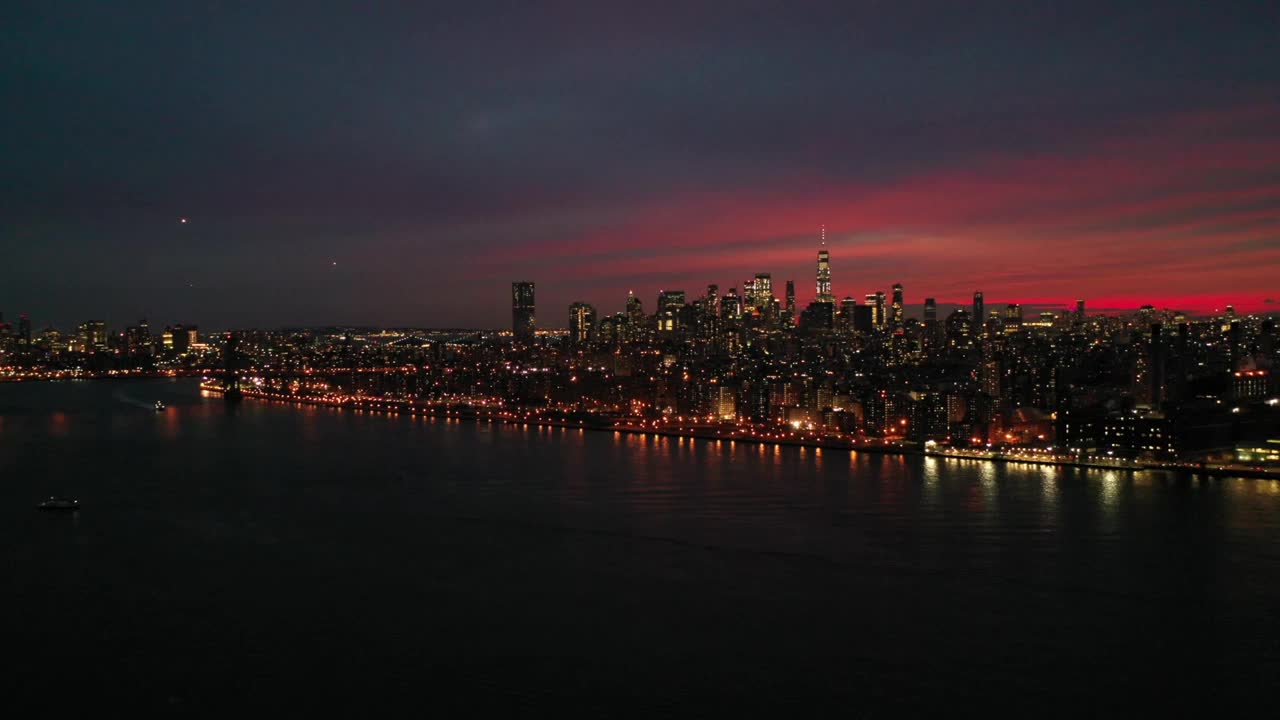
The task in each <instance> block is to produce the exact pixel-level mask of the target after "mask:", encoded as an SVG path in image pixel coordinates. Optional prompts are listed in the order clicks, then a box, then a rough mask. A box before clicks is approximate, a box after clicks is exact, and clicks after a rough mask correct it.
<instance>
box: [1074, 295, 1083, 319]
mask: <svg viewBox="0 0 1280 720" xmlns="http://www.w3.org/2000/svg"><path fill="white" fill-rule="evenodd" d="M1076 320H1078V321H1080V322H1084V300H1077V301H1076Z"/></svg>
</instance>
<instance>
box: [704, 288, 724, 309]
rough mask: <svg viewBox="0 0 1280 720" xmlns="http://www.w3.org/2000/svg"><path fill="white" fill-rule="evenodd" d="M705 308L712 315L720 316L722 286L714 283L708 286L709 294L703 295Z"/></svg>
mask: <svg viewBox="0 0 1280 720" xmlns="http://www.w3.org/2000/svg"><path fill="white" fill-rule="evenodd" d="M703 302H704V303H705V306H704V309H705V310H706V312H707V313H708V314H710V315H711V316H712V317H720V286H719V285H716V284H715V283H712V284H710V285H708V286H707V294H706V295H705V296H704V297H703Z"/></svg>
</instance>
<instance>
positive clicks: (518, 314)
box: [511, 282, 537, 340]
mask: <svg viewBox="0 0 1280 720" xmlns="http://www.w3.org/2000/svg"><path fill="white" fill-rule="evenodd" d="M533 308H534V302H533V283H531V282H513V283H511V334H512V335H514V336H515V338H516V340H533V335H534V332H535V331H536V330H537V321H536V320H535V319H534V312H533Z"/></svg>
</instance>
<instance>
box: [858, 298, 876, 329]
mask: <svg viewBox="0 0 1280 720" xmlns="http://www.w3.org/2000/svg"><path fill="white" fill-rule="evenodd" d="M875 311H876V307H875V305H859V306H857V307H855V308H854V309H853V329H854V330H855V331H856V332H860V333H869V332H871V331H872V330H874V329H875V326H876V323H875Z"/></svg>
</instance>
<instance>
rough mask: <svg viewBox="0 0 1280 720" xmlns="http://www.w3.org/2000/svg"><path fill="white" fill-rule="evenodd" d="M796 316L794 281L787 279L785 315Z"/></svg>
mask: <svg viewBox="0 0 1280 720" xmlns="http://www.w3.org/2000/svg"><path fill="white" fill-rule="evenodd" d="M795 316H796V281H795V280H788V281H787V317H792V318H794V317H795Z"/></svg>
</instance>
